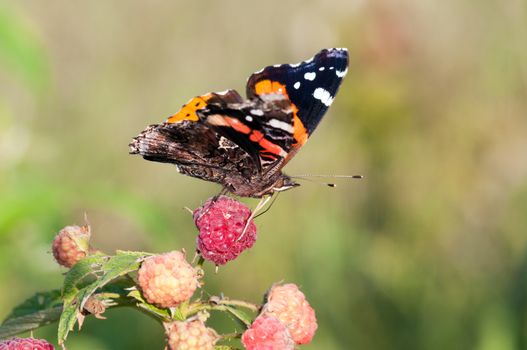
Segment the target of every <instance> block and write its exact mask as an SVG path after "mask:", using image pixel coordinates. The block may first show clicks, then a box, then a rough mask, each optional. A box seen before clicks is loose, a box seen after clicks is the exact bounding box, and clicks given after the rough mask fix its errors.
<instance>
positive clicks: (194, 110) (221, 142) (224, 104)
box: [130, 48, 348, 198]
mask: <svg viewBox="0 0 527 350" xmlns="http://www.w3.org/2000/svg"><path fill="white" fill-rule="evenodd" d="M347 72H348V50H347V49H337V48H336V49H324V50H322V51H320V52H319V53H318V54H316V55H315V56H314V57H313V58H311V59H309V60H307V61H304V62H300V63H297V64H282V65H275V66H269V67H266V68H264V69H262V70H261V71H258V72H256V73H254V74H253V75H251V76H250V77H249V80H248V81H247V99H246V100H244V99H243V98H242V97H241V96H240V94H238V92H236V91H235V90H227V91H224V92H216V93H214V92H213V93H208V94H206V95H202V96H198V97H195V98H193V99H191V100H190V101H189V102H188V103H187V104H185V105H183V107H182V108H181V110H180V111H179V112H177V113H176V114H174V115H172V116H171V117H170V118H168V120H167V121H165V122H164V123H162V124H154V125H150V126H149V127H147V128H146V129H145V130H144V131H143V132H142V133H141V134H139V135H138V136H137V137H135V138H134V139H133V140H132V142H131V143H130V153H131V154H140V155H141V156H143V158H144V159H146V160H151V161H156V162H164V163H173V164H175V165H176V167H177V169H178V171H179V172H180V173H182V174H185V175H189V176H193V177H197V178H200V179H203V180H207V181H213V182H217V183H219V184H221V185H223V186H224V189H225V190H227V191H229V192H231V193H233V194H235V195H238V196H242V197H255V198H261V197H263V196H265V195H270V194H273V193H274V192H279V191H285V190H287V189H289V188H292V187H295V186H298V184H297V183H295V182H294V181H293V180H292V179H291V178H290V177H289V176H287V175H285V174H283V173H282V171H281V170H282V168H283V167H284V165H285V164H287V162H288V161H289V160H290V159H291V158H292V157H293V156H294V155H295V154H296V152H298V150H299V149H300V147H302V145H304V143H305V142H306V141H307V139H308V137H309V136H310V135H311V134H312V133H313V131H314V130H315V128H316V127H317V125H318V123H319V122H320V120H321V119H322V117H323V116H324V114H325V113H326V111H327V109H328V108H329V106H330V105H331V103H332V102H333V99H334V97H335V94H336V93H337V91H338V89H339V86H340V83H341V82H342V79H343V78H344V76H345V75H346V73H347Z"/></svg>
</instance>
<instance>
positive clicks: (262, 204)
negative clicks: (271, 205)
mask: <svg viewBox="0 0 527 350" xmlns="http://www.w3.org/2000/svg"><path fill="white" fill-rule="evenodd" d="M271 197H272V196H265V197H262V199H260V202H258V204H257V205H256V208H254V210H253V212H252V213H251V215H250V216H249V218H247V221H246V222H245V227H244V228H243V231H242V234H241V235H240V237H238V241H239V240H241V239H242V238H243V236H245V232H246V231H247V228H248V227H249V224H250V223H251V220H252V219H254V217H255V215H256V214H257V213H258V212H259V211H260V210H262V208H263V207H265V205H266V204H267V202H269V200H270V199H271Z"/></svg>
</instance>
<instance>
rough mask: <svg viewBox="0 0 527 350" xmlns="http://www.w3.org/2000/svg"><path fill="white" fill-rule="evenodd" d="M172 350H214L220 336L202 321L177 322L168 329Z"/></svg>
mask: <svg viewBox="0 0 527 350" xmlns="http://www.w3.org/2000/svg"><path fill="white" fill-rule="evenodd" d="M167 336H168V348H169V349H170V350H214V344H216V341H217V340H218V339H219V337H218V334H217V333H216V332H215V331H214V330H213V329H212V328H208V327H207V326H205V324H204V323H203V322H202V321H200V320H193V321H176V322H172V323H171V324H170V325H168V327H167Z"/></svg>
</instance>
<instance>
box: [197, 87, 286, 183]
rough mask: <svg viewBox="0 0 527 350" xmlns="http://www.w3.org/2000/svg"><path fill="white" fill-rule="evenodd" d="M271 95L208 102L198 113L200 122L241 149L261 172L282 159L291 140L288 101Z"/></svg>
mask: <svg viewBox="0 0 527 350" xmlns="http://www.w3.org/2000/svg"><path fill="white" fill-rule="evenodd" d="M272 97H274V98H273V99H269V98H264V99H253V100H248V101H245V102H243V103H235V104H229V105H227V106H221V105H218V104H215V105H209V106H208V108H205V109H203V110H200V111H199V112H198V115H199V117H200V118H201V120H202V121H203V122H204V123H206V124H208V125H210V126H211V127H212V128H213V129H214V130H216V131H217V132H218V133H219V134H220V135H222V136H224V137H226V138H228V139H229V140H231V141H233V142H234V143H236V144H237V145H238V146H240V147H241V148H243V149H244V150H245V151H246V152H247V153H248V154H249V155H250V156H251V157H252V158H253V160H254V162H255V164H256V165H257V166H258V169H259V170H260V171H261V172H262V173H265V172H266V171H267V169H268V168H269V167H272V166H274V165H275V164H277V163H278V162H280V161H282V160H283V159H285V158H286V157H287V155H288V153H289V150H290V149H291V145H292V144H293V141H294V140H293V112H292V109H291V103H290V102H289V100H286V99H285V98H284V97H283V96H281V95H274V96H272Z"/></svg>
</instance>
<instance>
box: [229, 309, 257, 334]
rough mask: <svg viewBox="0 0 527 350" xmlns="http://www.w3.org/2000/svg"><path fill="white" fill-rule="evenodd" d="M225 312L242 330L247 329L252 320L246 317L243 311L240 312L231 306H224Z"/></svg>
mask: <svg viewBox="0 0 527 350" xmlns="http://www.w3.org/2000/svg"><path fill="white" fill-rule="evenodd" d="M225 310H227V311H228V312H229V313H230V314H231V315H233V316H234V317H235V319H236V320H237V321H238V322H239V323H240V325H241V326H242V327H244V329H247V328H249V327H250V326H251V323H252V318H251V317H250V316H248V315H247V314H246V313H245V312H244V311H241V310H239V309H237V308H235V307H233V306H227V305H225Z"/></svg>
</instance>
